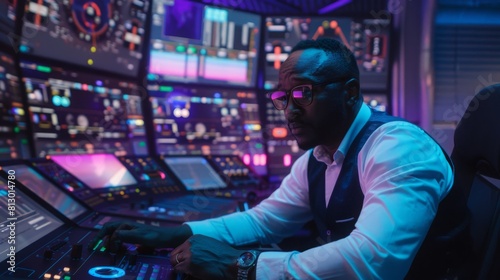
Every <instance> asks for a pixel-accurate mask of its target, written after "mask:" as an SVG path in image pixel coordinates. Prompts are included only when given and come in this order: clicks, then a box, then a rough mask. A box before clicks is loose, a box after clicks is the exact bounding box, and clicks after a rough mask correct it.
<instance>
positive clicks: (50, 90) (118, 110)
mask: <svg viewBox="0 0 500 280" xmlns="http://www.w3.org/2000/svg"><path fill="white" fill-rule="evenodd" d="M21 69H22V72H23V82H24V85H25V89H26V94H27V99H28V110H29V115H30V118H31V124H32V126H33V127H32V131H33V140H34V144H35V152H36V156H37V157H45V156H46V155H52V154H69V153H83V154H91V153H113V154H115V155H117V156H123V155H134V154H135V155H145V154H147V152H148V150H147V144H146V143H147V141H146V129H145V127H144V117H143V114H142V107H141V106H142V105H141V102H142V100H143V98H142V97H141V96H140V87H139V86H138V85H136V84H134V83H132V82H130V81H127V80H123V79H118V78H112V77H106V76H102V75H96V74H91V73H87V72H81V71H72V70H69V69H65V68H62V67H58V66H54V65H43V64H38V63H32V62H26V61H22V62H21Z"/></svg>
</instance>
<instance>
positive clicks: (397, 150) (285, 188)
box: [187, 104, 453, 279]
mask: <svg viewBox="0 0 500 280" xmlns="http://www.w3.org/2000/svg"><path fill="white" fill-rule="evenodd" d="M370 116H371V111H370V109H369V108H368V107H367V105H365V104H363V106H362V107H361V109H360V111H359V113H358V115H357V116H356V118H355V120H354V122H353V124H352V125H351V127H350V128H349V130H348V132H347V134H346V136H345V137H344V139H343V140H342V142H341V144H340V146H339V148H338V150H337V151H336V152H335V154H334V156H333V160H332V159H331V158H329V157H328V156H327V155H326V154H325V153H324V152H323V150H322V147H316V148H315V149H314V150H313V153H314V156H315V157H316V158H317V159H318V160H320V161H322V162H325V163H326V164H327V166H328V167H327V170H326V174H325V183H326V189H325V201H326V202H327V203H328V201H329V199H330V196H331V193H332V191H333V187H334V186H335V182H336V180H337V178H338V175H339V172H340V169H341V168H342V162H343V160H344V157H345V154H346V153H347V151H348V149H349V146H350V145H351V143H352V141H353V140H354V138H355V137H356V135H357V134H358V133H359V131H360V130H361V128H362V127H363V126H364V124H365V123H366V122H367V121H368V119H369V118H370ZM309 156H310V151H309V152H307V153H305V154H304V155H303V156H301V157H300V158H299V159H297V160H296V162H295V163H294V164H293V166H292V169H291V172H290V174H289V175H287V176H286V177H285V178H284V179H283V182H282V183H281V186H280V187H279V188H278V189H277V190H276V191H275V192H274V193H273V194H272V195H271V196H270V197H269V198H267V199H265V200H263V201H262V202H261V203H260V204H259V205H257V206H255V207H254V208H252V209H250V210H248V211H246V212H238V213H233V214H230V215H227V216H223V217H220V218H214V219H210V220H205V221H197V222H188V223H187V224H188V225H189V226H190V227H191V229H192V231H193V233H194V234H204V235H207V236H211V237H213V238H216V239H218V240H221V241H224V242H227V243H229V244H231V245H247V244H252V243H256V242H259V243H262V244H271V243H275V242H279V241H280V240H282V239H283V238H285V237H288V236H291V235H293V234H294V233H295V232H297V231H298V230H300V229H301V227H302V226H303V225H304V224H305V223H306V222H308V221H310V220H311V219H312V213H311V210H310V206H309V190H308V189H309V187H308V180H307V164H308V158H309ZM358 171H359V182H360V186H361V189H362V192H363V194H364V200H363V208H362V211H361V213H360V216H359V218H358V221H357V222H356V225H355V229H354V230H353V231H352V232H351V234H350V235H349V236H347V237H345V238H343V239H340V240H337V241H334V242H330V243H325V244H323V245H321V246H318V247H315V248H312V249H309V250H306V251H304V252H298V251H292V252H280V251H278V252H267V251H266V252H263V253H262V254H260V256H259V259H258V263H257V271H256V273H257V274H256V275H257V279H402V278H404V276H405V275H406V273H407V272H408V270H409V268H410V265H411V263H412V261H413V258H414V257H415V254H416V253H417V251H418V248H419V247H420V245H421V244H422V242H423V240H424V238H425V235H426V233H427V231H428V229H429V227H430V225H431V223H432V221H433V219H434V217H435V215H436V212H437V208H438V204H439V202H440V201H441V200H442V199H443V198H444V197H445V196H446V195H447V194H448V192H449V191H450V189H451V186H452V184H453V171H452V169H451V168H450V166H449V164H448V162H447V160H446V158H445V156H444V155H443V153H442V152H441V148H440V147H439V146H438V145H437V144H436V143H435V142H434V140H432V139H431V138H430V137H429V136H428V135H427V134H426V133H425V132H424V131H423V130H422V129H420V128H419V127H417V126H415V125H413V124H411V123H408V122H403V121H393V122H389V123H386V124H383V125H382V126H380V127H379V128H378V129H376V130H375V131H374V132H373V134H372V135H371V136H370V137H369V138H368V140H367V142H366V143H365V145H364V146H363V148H362V149H361V151H360V153H359V154H358Z"/></svg>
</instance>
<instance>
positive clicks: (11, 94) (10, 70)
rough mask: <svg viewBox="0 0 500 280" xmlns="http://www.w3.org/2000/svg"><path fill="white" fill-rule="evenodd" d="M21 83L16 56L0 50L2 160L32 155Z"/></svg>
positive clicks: (0, 149)
mask: <svg viewBox="0 0 500 280" xmlns="http://www.w3.org/2000/svg"><path fill="white" fill-rule="evenodd" d="M19 84H20V83H19V75H18V73H17V70H16V65H15V62H14V57H13V56H12V55H10V54H8V53H5V52H2V51H0V160H1V159H16V158H29V157H30V153H29V140H28V138H29V137H28V133H27V124H26V120H27V114H26V112H25V110H24V107H23V101H22V95H21V90H20V87H19Z"/></svg>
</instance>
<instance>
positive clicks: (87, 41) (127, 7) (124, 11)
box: [19, 0, 149, 76]
mask: <svg viewBox="0 0 500 280" xmlns="http://www.w3.org/2000/svg"><path fill="white" fill-rule="evenodd" d="M148 9H149V1H148V0H102V1H96V0H89V1H88V0H72V1H68V0H66V1H62V0H44V1H40V0H26V4H25V9H24V10H25V11H24V18H23V24H24V25H23V28H22V30H23V32H22V36H21V42H20V46H19V50H20V51H21V52H22V53H27V54H30V55H34V56H39V57H44V58H49V59H54V60H58V61H64V62H67V63H72V64H76V65H80V66H85V67H89V68H93V69H100V70H105V71H109V72H114V73H119V74H124V75H128V76H136V75H137V74H138V69H139V65H140V61H141V59H142V50H143V48H144V45H145V44H144V35H145V29H144V24H145V23H146V20H147V14H148V13H147V12H148Z"/></svg>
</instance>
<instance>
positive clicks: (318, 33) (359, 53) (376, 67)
mask: <svg viewBox="0 0 500 280" xmlns="http://www.w3.org/2000/svg"><path fill="white" fill-rule="evenodd" d="M265 27H266V29H265V33H264V34H265V36H264V37H265V40H264V55H265V57H266V58H265V60H266V65H265V82H264V88H265V89H273V88H275V87H276V86H277V82H278V72H279V69H280V67H281V63H283V62H284V61H285V60H286V58H287V57H288V55H289V54H290V52H291V50H292V48H293V47H294V46H295V45H296V44H297V43H298V42H299V41H300V40H304V39H318V38H321V37H329V38H334V39H337V40H339V41H341V42H342V43H344V44H345V45H346V46H347V47H349V48H350V49H351V50H352V52H353V53H354V56H355V58H356V61H357V63H358V66H359V70H360V84H361V89H362V90H387V89H388V88H389V87H388V85H389V73H390V69H389V67H390V65H389V57H390V56H389V54H390V51H391V50H390V46H389V35H390V31H391V24H390V21H389V20H382V19H369V18H349V17H334V16H328V17H284V16H276V17H267V18H266V19H265Z"/></svg>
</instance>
